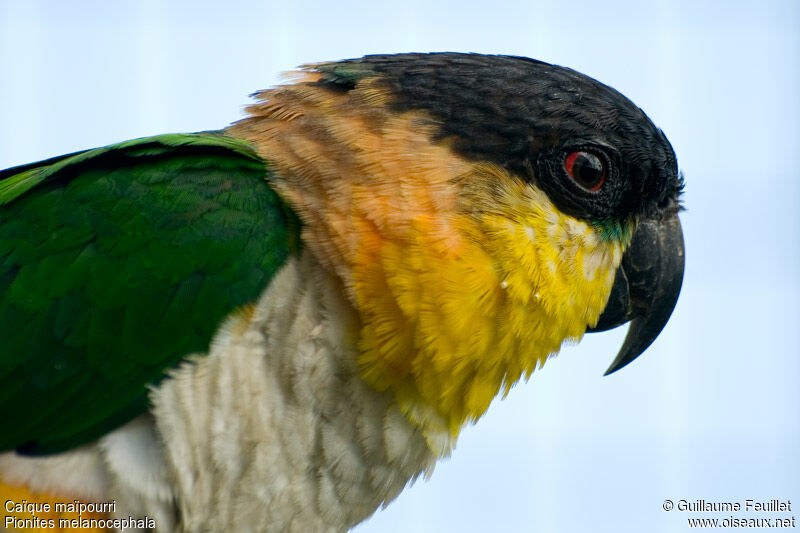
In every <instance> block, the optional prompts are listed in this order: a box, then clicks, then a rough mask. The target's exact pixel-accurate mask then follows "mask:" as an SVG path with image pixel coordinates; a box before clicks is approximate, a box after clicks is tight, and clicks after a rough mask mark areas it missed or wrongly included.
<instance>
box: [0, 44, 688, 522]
mask: <svg viewBox="0 0 800 533" xmlns="http://www.w3.org/2000/svg"><path fill="white" fill-rule="evenodd" d="M252 96H253V97H254V100H253V103H252V104H250V105H249V106H248V107H246V108H245V115H244V118H241V119H240V120H238V121H235V122H233V123H232V124H231V125H229V126H227V127H225V128H224V129H221V130H208V131H202V132H196V133H186V134H164V135H157V136H152V137H146V138H140V139H135V140H130V141H126V142H119V143H116V144H111V145H108V146H105V147H101V148H96V149H90V150H85V151H80V152H76V153H71V154H68V155H62V156H58V157H53V158H50V159H47V160H44V161H41V162H37V163H32V164H25V165H21V166H17V167H14V168H10V169H7V170H4V171H2V172H0V339H2V343H0V405H1V406H2V418H3V420H2V430H0V496H2V497H0V500H3V501H4V502H5V505H6V509H5V513H6V516H5V521H6V523H5V524H4V527H6V528H8V529H14V528H22V527H27V528H29V529H30V528H36V527H42V528H45V529H48V530H53V529H56V530H58V528H59V527H60V528H62V529H67V528H68V527H69V528H76V527H84V528H88V529H91V528H93V527H94V528H97V529H103V528H110V529H136V528H138V529H139V530H154V531H183V532H194V531H234V532H239V531H242V532H251V531H266V532H283V531H288V532H309V531H320V532H323V531H324V532H339V531H346V530H348V529H350V528H352V527H354V526H355V525H357V524H359V523H361V522H362V521H364V520H365V519H366V518H368V517H369V516H371V515H372V514H373V513H374V512H375V511H376V510H378V509H379V508H381V507H384V506H386V505H388V504H389V503H390V502H391V501H392V500H394V499H395V498H396V497H397V496H398V494H400V492H401V491H402V490H403V489H404V488H405V487H406V486H407V485H409V484H410V483H412V482H414V481H415V480H417V479H419V478H420V477H421V476H422V477H427V476H430V475H431V473H432V471H433V469H434V465H435V464H436V462H437V461H438V460H439V459H442V458H446V457H448V456H450V455H451V453H452V452H453V450H454V448H455V445H456V442H457V440H458V436H459V434H460V432H461V430H462V429H463V428H465V427H466V426H468V425H470V424H473V423H475V422H476V421H477V420H478V419H480V418H481V417H482V416H483V415H484V413H486V411H487V409H488V408H489V406H490V404H491V403H492V402H493V400H494V399H495V398H501V397H504V396H505V395H506V394H508V392H509V390H510V389H511V388H512V387H513V386H514V385H515V384H517V383H518V382H520V381H526V380H528V379H529V378H530V377H531V375H532V373H533V372H534V371H535V370H537V369H538V368H541V367H542V365H544V363H545V361H546V360H548V359H549V358H551V357H553V356H554V355H555V354H557V353H558V351H559V349H560V348H561V346H562V345H563V344H564V343H565V342H567V343H570V342H577V341H579V340H580V339H581V338H582V337H583V335H584V334H585V333H587V332H597V331H605V330H608V329H611V328H614V327H617V326H620V325H622V324H625V323H628V322H629V323H630V326H629V329H628V333H627V336H626V338H625V340H624V342H623V345H622V347H621V349H620V351H619V353H618V354H617V356H616V358H615V359H614V360H613V362H612V364H611V366H610V367H609V368H608V372H607V373H611V372H615V371H617V370H619V369H621V368H622V367H624V366H625V365H627V364H629V363H630V362H631V361H633V360H634V359H636V358H637V357H638V356H639V355H640V354H641V353H643V352H644V351H645V350H646V349H647V348H648V347H649V346H650V345H651V343H652V342H653V341H654V340H655V339H656V337H657V336H658V335H659V334H660V332H661V331H662V330H663V328H664V327H665V325H666V323H667V321H668V320H669V318H670V316H671V314H672V311H673V309H674V307H675V305H676V302H677V299H678V295H679V293H680V289H681V284H682V279H683V272H684V247H683V233H682V229H681V225H680V220H679V216H678V214H679V212H681V211H682V210H683V207H682V198H681V197H682V192H683V189H684V178H683V174H682V173H681V172H679V170H678V166H677V159H676V155H675V152H674V150H673V148H672V146H671V145H670V142H669V141H668V140H667V138H666V136H665V134H664V133H663V132H662V130H660V129H659V128H657V127H656V126H655V125H654V123H653V122H652V121H651V120H650V118H648V116H647V115H646V114H645V113H644V111H642V110H641V109H640V108H639V107H637V106H636V105H635V104H634V103H633V102H631V101H630V100H629V99H628V98H626V97H625V96H623V95H622V94H621V93H619V92H618V91H616V90H615V89H613V88H611V87H609V86H607V85H604V84H602V83H600V82H599V81H596V80H595V79H593V78H591V77H589V76H586V75H584V74H581V73H579V72H577V71H575V70H572V69H570V68H567V67H562V66H557V65H554V64H550V63H546V62H542V61H538V60H534V59H530V58H526V57H519V56H508V55H488V54H477V53H456V52H439V53H401V54H385V55H367V56H364V57H361V58H357V59H348V60H341V61H331V62H321V63H314V64H307V65H303V66H301V67H299V69H298V70H297V71H296V72H293V73H292V74H291V75H290V78H289V79H288V80H287V81H286V82H285V83H283V84H280V85H277V86H275V87H273V88H271V89H267V90H263V91H261V92H257V93H255V94H254V95H252ZM37 521H39V522H38V523H37ZM47 521H50V522H47Z"/></svg>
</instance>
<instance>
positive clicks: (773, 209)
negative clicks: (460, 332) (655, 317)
mask: <svg viewBox="0 0 800 533" xmlns="http://www.w3.org/2000/svg"><path fill="white" fill-rule="evenodd" d="M435 50H439V51H441V50H455V51H475V52H493V53H509V54H518V55H527V56H531V57H535V58H538V59H542V60H545V61H550V62H554V63H558V64H562V65H567V66H570V67H573V68H576V69H578V70H580V71H582V72H585V73H587V74H589V75H591V76H594V77H596V78H598V79H599V80H601V81H603V82H605V83H607V84H610V85H612V86H614V87H616V88H617V89H619V90H620V91H622V92H623V93H624V94H626V95H627V96H629V97H630V98H631V99H632V100H633V101H635V102H636V103H637V104H638V105H640V106H641V107H643V108H644V109H645V110H646V111H647V113H648V114H649V115H650V116H651V117H652V118H653V120H654V121H655V122H656V123H657V124H658V125H659V126H660V127H662V128H663V129H664V131H665V132H666V134H667V136H668V137H669V138H670V140H671V141H672V143H673V146H674V147H675V150H676V152H677V154H678V161H679V164H680V166H681V168H682V169H683V170H684V171H685V174H686V183H687V187H686V195H685V203H686V207H687V209H688V210H687V211H686V212H685V213H684V214H683V215H682V220H683V227H684V231H685V234H686V246H687V256H686V257H687V268H686V279H685V283H684V289H683V293H682V296H681V299H680V301H679V302H678V307H677V309H676V311H675V314H674V315H673V318H672V320H671V321H670V323H669V325H668V326H667V328H666V329H665V331H664V332H663V333H662V335H661V337H659V339H658V341H657V342H656V343H655V345H654V346H653V347H651V348H650V350H648V352H647V353H646V354H645V355H644V356H643V357H642V358H641V359H639V360H638V361H637V362H636V363H635V364H633V365H631V366H630V367H628V368H626V369H624V370H623V371H622V372H620V373H618V374H615V375H614V376H612V377H607V378H603V377H602V373H603V371H604V370H605V368H606V366H607V365H608V364H609V362H610V361H611V359H612V358H613V356H614V354H615V353H616V350H617V348H618V346H619V344H620V342H621V340H622V337H623V335H624V331H619V332H612V333H608V334H603V335H594V336H590V337H587V339H585V340H584V341H583V343H582V344H581V345H580V347H569V348H565V349H564V350H563V351H562V353H561V355H560V356H559V357H558V358H557V359H555V360H553V361H551V362H549V363H548V365H547V366H546V368H545V369H544V370H542V371H541V372H538V373H536V375H535V376H534V377H533V379H532V380H531V382H530V383H528V384H522V385H520V386H518V387H516V388H515V389H514V390H513V391H512V393H511V394H510V395H509V397H508V398H507V399H506V400H504V401H498V402H496V403H495V404H494V405H493V406H492V408H491V409H490V412H489V414H488V415H487V416H485V417H484V418H483V419H482V420H481V421H480V422H479V423H478V424H477V425H476V426H475V427H473V428H469V429H467V430H466V431H464V433H463V436H462V438H461V440H460V442H459V445H458V448H457V450H456V452H455V454H454V456H453V457H452V458H451V459H450V460H448V461H445V462H443V463H441V464H440V465H439V466H438V467H437V469H436V472H435V473H434V475H433V477H432V479H431V480H430V481H426V482H418V483H417V484H416V485H414V486H413V487H412V488H410V489H409V490H406V491H405V492H404V493H403V494H402V495H401V496H400V497H399V499H398V500H397V501H395V502H394V503H393V504H392V505H391V506H390V507H389V508H388V509H387V510H386V511H383V512H380V513H378V514H377V515H376V516H375V517H373V518H372V519H370V520H369V521H368V522H366V523H365V524H364V525H363V526H361V527H360V528H359V529H358V531H359V532H360V533H367V532H409V531H430V532H441V531H445V532H489V531H539V532H593V531H609V532H636V533H641V532H651V531H653V532H673V531H686V530H688V529H687V526H686V520H685V519H686V517H687V514H686V513H678V512H676V511H673V512H672V513H666V512H664V511H662V509H661V505H662V502H663V500H664V499H665V498H672V499H674V500H678V499H681V498H684V499H687V500H694V499H698V498H702V499H705V500H708V501H717V500H724V501H743V500H744V499H746V498H755V499H764V500H768V499H771V498H780V499H783V500H786V499H791V500H792V502H793V504H794V506H796V507H800V459H799V458H798V451H800V416H799V415H798V406H800V392H799V390H800V389H799V388H798V378H800V357H799V356H800V332H799V331H798V330H800V311H799V310H798V309H799V308H800V305H799V303H800V282H798V273H800V209H798V208H800V161H799V158H798V156H799V155H800V154H799V152H800V104H799V102H800V2H798V1H797V0H786V1H779V0H776V1H764V0H760V1H752V2H746V1H728V2H703V1H693V0H685V1H677V0H676V1H671V0H662V1H660V2H655V3H646V2H641V1H635V0H632V1H622V0H612V1H602V2H588V1H587V2H574V1H560V0H552V1H535V2H503V1H491V2H485V1H481V2H472V3H471V2H464V1H461V2H455V1H448V2H433V1H421V0H402V1H393V2H386V3H384V2H374V3H369V4H368V3H366V2H357V1H324V2H313V1H307V0H305V1H304V0H298V1H294V2H292V1H290V0H286V1H285V2H268V1H264V2H236V1H230V2H222V1H214V2H211V1H197V0H195V1H188V0H186V1H178V2H161V1H158V0H147V1H139V2H116V1H103V2H99V1H92V2H77V1H75V2H65V1H49V2H48V1H14V0H11V1H9V0H0V167H6V166H10V165H13V164H18V163H24V162H28V161H31V160H36V159H42V158H45V157H48V156H53V155H57V154H61V153H65V152H69V151H74V150H78V149H82V148H89V147H94V146H98V145H103V144H107V143H109V142H112V141H118V140H124V139H128V138H133V137H138V136H144V135H150V134H156V133H164V132H181V131H197V130H203V129H213V128H219V127H223V126H225V125H226V124H228V123H229V122H230V121H232V120H235V119H236V118H238V117H239V116H241V109H242V106H243V105H244V104H246V103H247V102H248V98H247V95H248V94H249V93H251V92H253V91H255V90H257V89H261V88H265V87H268V86H270V85H272V84H274V83H275V82H276V81H277V80H278V77H277V73H279V72H281V71H286V70H289V69H291V68H293V67H294V66H296V65H298V64H301V63H305V62H310V61H318V60H328V59H339V58H346V57H355V56H360V55H363V54H365V53H378V52H398V51H435ZM791 515H796V516H798V517H800V510H797V511H796V512H793V513H785V514H781V513H769V514H768V515H767V516H769V517H772V518H775V517H788V516H791ZM692 516H697V515H696V514H693V515H692ZM700 516H703V515H700ZM706 516H707V515H706ZM725 516H727V515H724V514H723V515H722V516H721V517H722V518H724V517H725Z"/></svg>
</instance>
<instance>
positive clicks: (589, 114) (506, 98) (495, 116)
mask: <svg viewBox="0 0 800 533" xmlns="http://www.w3.org/2000/svg"><path fill="white" fill-rule="evenodd" d="M317 69H318V70H319V71H320V72H322V73H323V79H322V81H321V82H320V83H323V84H327V85H329V86H335V87H336V88H338V89H340V90H348V89H350V88H352V87H354V86H355V83H356V82H357V81H358V80H359V79H363V78H367V77H373V76H376V75H377V76H379V77H380V78H381V79H382V81H383V82H385V83H387V84H388V85H389V87H390V88H391V90H392V91H393V93H394V96H395V100H394V103H393V105H394V106H395V108H396V109H397V110H398V111H400V112H402V111H408V110H424V111H427V112H428V113H429V114H430V115H431V116H432V117H433V118H434V119H435V120H436V121H437V124H438V127H439V134H438V137H437V138H436V139H434V141H435V142H438V141H442V140H443V139H447V140H448V142H450V145H451V146H452V147H453V149H454V150H456V151H457V152H458V153H459V154H460V155H462V156H463V157H466V158H469V159H472V160H475V161H489V162H492V163H495V164H497V165H500V166H502V167H503V168H505V169H507V170H508V171H510V172H512V173H513V174H515V175H517V176H519V177H520V178H522V179H524V180H527V181H532V182H534V183H536V184H537V185H538V186H539V187H541V188H542V189H543V190H544V191H545V192H546V193H547V195H548V196H549V197H550V198H551V199H552V201H553V202H554V203H555V204H556V206H557V207H558V208H559V209H561V210H562V211H563V212H565V213H568V214H570V215H572V216H576V217H580V218H583V219H587V220H591V221H605V220H624V219H629V218H630V217H633V216H654V215H657V214H659V213H661V212H662V211H668V210H673V209H677V206H678V195H679V192H680V189H681V187H682V184H681V179H680V178H679V176H678V170H677V163H676V159H675V153H674V152H673V150H672V147H671V146H670V144H669V141H667V138H666V137H665V136H664V134H663V133H662V132H661V130H659V129H658V128H656V127H655V125H654V124H653V123H652V122H651V121H650V119H649V118H648V117H647V115H645V113H644V112H643V111H642V110H641V109H639V108H638V107H636V105H634V104H633V103H632V102H631V101H630V100H628V99H627V98H625V96H623V95H622V94H620V93H619V92H617V91H616V90H614V89H612V88H611V87H608V86H606V85H603V84H602V83H600V82H598V81H596V80H594V79H592V78H590V77H588V76H585V75H583V74H580V73H579V72H576V71H574V70H571V69H568V68H565V67H559V66H556V65H550V64H548V63H543V62H541V61H536V60H533V59H529V58H524V57H512V56H496V55H481V54H459V53H434V54H397V55H373V56H366V57H363V58H361V59H352V60H347V61H341V62H337V63H327V64H322V65H318V66H317ZM575 151H587V152H590V153H591V154H594V155H596V156H597V157H599V158H600V160H601V161H602V162H603V164H604V165H605V166H606V172H607V176H606V179H605V182H604V184H603V186H602V187H601V188H600V189H598V190H597V191H589V190H586V189H584V188H582V187H581V186H580V185H578V184H577V183H576V182H575V181H573V180H572V179H571V178H570V176H569V174H568V173H567V171H566V169H565V166H564V165H565V160H566V158H567V157H568V156H569V154H570V153H572V152H575Z"/></svg>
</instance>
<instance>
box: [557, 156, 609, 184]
mask: <svg viewBox="0 0 800 533" xmlns="http://www.w3.org/2000/svg"><path fill="white" fill-rule="evenodd" d="M564 169H565V170H566V171H567V174H569V177H570V178H572V181H574V182H575V183H577V184H578V185H580V186H581V187H582V188H584V189H586V190H587V191H598V190H600V187H602V186H603V183H605V181H606V167H605V165H604V164H603V160H602V159H600V158H599V157H597V156H596V155H594V154H593V153H591V152H586V151H584V150H577V151H575V152H572V153H570V154H569V155H567V158H566V159H565V160H564Z"/></svg>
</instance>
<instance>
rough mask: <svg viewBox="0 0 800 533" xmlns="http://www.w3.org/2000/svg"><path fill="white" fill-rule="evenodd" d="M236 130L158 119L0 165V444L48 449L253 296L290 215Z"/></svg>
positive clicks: (285, 237)
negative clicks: (135, 132)
mask: <svg viewBox="0 0 800 533" xmlns="http://www.w3.org/2000/svg"><path fill="white" fill-rule="evenodd" d="M267 175H268V170H267V168H266V167H265V164H264V162H263V161H262V160H260V159H259V157H258V156H257V155H256V154H255V152H254V151H253V149H252V148H251V147H250V146H249V145H248V144H247V143H245V142H243V141H240V140H237V139H233V138H230V137H225V136H223V135H220V134H216V133H200V134H185V135H163V136H158V137H151V138H145V139H137V140H134V141H129V142H124V143H120V144H116V145H112V146H108V147H105V148H98V149H95V150H88V151H85V152H79V153H76V154H70V155H67V156H62V157H57V158H53V159H49V160H47V161H43V162H41V163H37V164H32V165H25V166H22V167H17V168H13V169H9V170H5V171H2V172H0V406H2V422H1V423H2V430H0V450H5V449H11V448H15V449H17V450H18V451H20V452H23V453H30V454H45V453H54V452H59V451H62V450H65V449H69V448H72V447H74V446H77V445H80V444H82V443H85V442H88V441H90V440H93V439H95V438H97V437H99V436H101V435H103V434H104V433H106V432H108V431H109V430H111V429H113V428H115V427H117V426H119V425H121V424H123V423H124V422H126V421H128V420H130V419H131V418H133V417H135V416H136V415H138V414H140V413H142V412H143V411H145V410H146V409H147V406H148V400H147V385H148V384H151V383H154V382H157V381H158V380H159V379H160V378H161V377H163V375H164V372H165V370H167V369H169V368H170V367H172V366H174V365H175V364H176V363H178V362H179V361H180V360H181V359H182V358H183V357H185V356H186V355H188V354H190V353H193V352H205V351H207V349H208V344H209V341H210V339H211V337H212V336H213V335H214V333H215V331H216V329H217V327H218V326H219V324H220V322H221V321H222V320H223V319H224V318H225V317H226V316H227V315H228V314H229V313H231V312H232V311H234V310H235V309H237V308H238V307H240V306H242V305H245V304H248V303H253V302H255V301H256V300H257V298H258V296H259V294H260V293H261V292H262V291H263V289H264V288H265V287H266V286H267V284H268V283H269V281H270V279H271V278H272V276H273V275H274V274H275V273H276V272H277V270H278V269H279V268H280V267H281V266H282V265H283V264H284V262H285V261H286V259H287V257H288V256H289V255H291V254H293V253H296V252H297V250H298V248H299V222H298V220H297V218H296V217H295V215H294V214H293V213H292V212H291V211H290V210H289V209H288V208H287V207H286V205H285V204H284V203H283V202H282V201H281V200H280V198H279V197H278V196H277V195H276V194H275V193H274V192H273V191H272V189H270V187H269V185H268V183H267V180H266V178H267Z"/></svg>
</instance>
